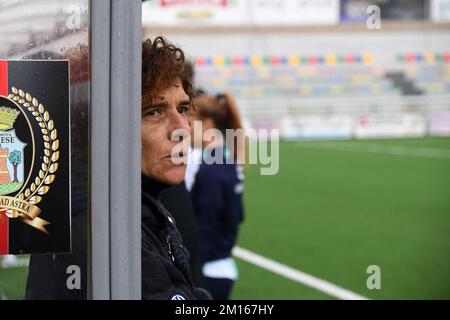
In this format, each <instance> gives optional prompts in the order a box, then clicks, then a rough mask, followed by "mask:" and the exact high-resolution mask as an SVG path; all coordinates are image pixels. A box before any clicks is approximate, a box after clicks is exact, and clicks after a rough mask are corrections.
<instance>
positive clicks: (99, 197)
mask: <svg viewBox="0 0 450 320" xmlns="http://www.w3.org/2000/svg"><path fill="white" fill-rule="evenodd" d="M90 10H91V25H90V28H91V39H90V45H91V66H92V68H91V107H90V117H89V119H90V137H91V141H90V146H91V148H90V160H91V161H90V165H91V167H90V168H91V174H90V186H91V194H90V195H91V197H90V202H91V230H90V232H89V233H88V234H89V235H90V239H91V242H92V246H91V251H90V252H89V254H88V266H90V267H91V272H88V275H90V276H91V279H90V281H88V284H90V285H89V286H88V287H89V289H90V290H89V294H88V297H89V298H93V299H96V300H98V299H101V300H106V299H110V297H111V294H110V253H109V252H110V243H109V241H110V231H109V219H110V216H109V197H110V194H109V184H110V179H109V175H110V168H109V160H108V159H109V154H110V148H109V144H110V143H109V139H110V137H109V132H110V123H109V122H110V119H109V117H110V54H111V50H110V20H111V1H110V0H95V1H91V2H90ZM89 262H90V263H89ZM88 280H89V279H88Z"/></svg>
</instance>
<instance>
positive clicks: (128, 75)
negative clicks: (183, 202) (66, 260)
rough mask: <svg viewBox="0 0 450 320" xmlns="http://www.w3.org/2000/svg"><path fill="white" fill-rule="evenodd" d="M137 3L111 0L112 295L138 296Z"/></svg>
mask: <svg viewBox="0 0 450 320" xmlns="http://www.w3.org/2000/svg"><path fill="white" fill-rule="evenodd" d="M141 6H142V1H140V0H128V1H123V0H112V1H111V94H110V97H111V100H110V101H111V113H110V119H111V122H110V125H111V126H110V137H111V141H110V158H109V159H110V160H109V161H110V202H109V203H110V246H111V251H110V253H111V255H110V259H111V260H110V263H111V279H110V281H111V299H140V298H141V183H140V181H141V126H140V124H141V121H140V120H141V60H142V57H141V56H142V53H141V52H142V50H141V47H142V37H141V10H142V9H141Z"/></svg>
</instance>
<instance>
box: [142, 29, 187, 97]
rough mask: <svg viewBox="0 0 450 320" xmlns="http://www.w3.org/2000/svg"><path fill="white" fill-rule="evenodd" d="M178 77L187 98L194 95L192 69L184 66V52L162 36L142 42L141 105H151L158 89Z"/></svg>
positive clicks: (165, 87) (163, 87) (162, 88)
mask: <svg viewBox="0 0 450 320" xmlns="http://www.w3.org/2000/svg"><path fill="white" fill-rule="evenodd" d="M177 78H180V80H181V83H182V85H183V89H184V91H185V92H186V94H187V95H188V96H189V98H190V99H191V100H192V98H193V97H194V86H193V83H192V71H191V70H190V69H189V68H188V67H186V61H185V56H184V52H183V51H182V50H181V49H180V48H178V47H176V46H175V45H173V44H171V43H170V42H168V41H167V40H166V39H164V38H163V37H157V38H156V39H155V40H154V41H153V42H152V41H151V40H150V39H147V40H146V41H144V42H143V43H142V105H143V106H146V105H151V104H153V102H154V99H155V98H156V95H157V94H158V92H159V91H161V90H164V89H167V88H168V87H170V86H171V85H172V84H173V83H174V81H175V80H176V79H177Z"/></svg>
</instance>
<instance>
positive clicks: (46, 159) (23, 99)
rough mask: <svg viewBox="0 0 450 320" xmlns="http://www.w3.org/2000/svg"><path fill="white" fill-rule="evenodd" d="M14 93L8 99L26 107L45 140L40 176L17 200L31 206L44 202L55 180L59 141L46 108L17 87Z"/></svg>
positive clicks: (13, 89)
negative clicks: (43, 196) (44, 196)
mask: <svg viewBox="0 0 450 320" xmlns="http://www.w3.org/2000/svg"><path fill="white" fill-rule="evenodd" d="M11 91H12V93H11V94H9V95H8V98H10V99H12V100H13V101H15V102H17V103H19V104H21V105H22V106H24V107H25V108H26V109H27V110H28V111H30V112H31V114H32V115H33V116H34V118H35V120H36V121H37V123H38V124H39V127H40V128H41V132H42V138H43V140H44V155H43V157H42V163H41V166H40V169H39V173H38V175H37V176H36V177H35V179H34V181H33V180H32V181H33V182H32V183H31V184H30V185H29V186H28V187H27V188H26V189H25V190H24V191H23V192H21V193H20V194H19V195H18V196H17V198H18V199H20V200H25V201H28V202H29V203H31V204H38V203H39V202H41V200H42V197H41V196H42V195H44V194H46V193H47V192H48V191H49V190H50V185H51V184H52V182H53V181H54V180H55V172H56V171H57V170H58V159H59V151H58V149H59V139H58V131H57V129H56V128H55V124H54V122H53V120H52V119H50V114H49V113H48V111H46V110H45V108H44V106H43V105H42V104H41V103H40V102H39V101H38V100H37V99H36V98H34V97H32V96H31V95H30V94H29V93H27V92H24V91H23V90H20V89H17V88H15V87H12V88H11Z"/></svg>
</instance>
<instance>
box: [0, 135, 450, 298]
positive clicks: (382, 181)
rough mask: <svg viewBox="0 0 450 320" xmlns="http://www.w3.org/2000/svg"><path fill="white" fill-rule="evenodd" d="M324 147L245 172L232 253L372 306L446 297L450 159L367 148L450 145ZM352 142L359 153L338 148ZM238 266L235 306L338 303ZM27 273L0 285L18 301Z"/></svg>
mask: <svg viewBox="0 0 450 320" xmlns="http://www.w3.org/2000/svg"><path fill="white" fill-rule="evenodd" d="M321 143H322V142H315V141H311V142H306V141H302V142H293V141H292V142H281V143H280V170H279V173H278V174H277V175H274V176H261V175H260V174H259V168H258V167H257V166H248V167H247V168H246V182H245V196H244V198H245V209H246V217H245V221H244V223H243V225H242V227H241V230H240V236H239V246H241V247H243V248H245V249H248V250H251V251H253V252H256V253H258V254H260V255H263V256H265V257H268V258H270V259H273V260H275V261H278V262H280V263H283V264H286V265H288V266H290V267H292V268H295V269H298V270H301V271H303V272H306V273H309V274H311V275H313V276H316V277H318V278H321V279H323V280H327V281H329V282H331V283H333V284H335V285H338V286H341V287H343V288H345V289H348V290H351V291H353V292H355V293H357V294H360V295H363V296H365V297H368V298H371V299H433V298H434V299H450V158H445V157H442V158H439V157H423V156H410V155H393V154H384V153H383V152H379V153H378V152H377V153H371V152H367V151H364V150H366V149H367V148H366V147H367V146H369V145H374V144H376V145H377V146H401V147H407V148H412V149H414V148H416V149H417V148H430V149H439V150H449V152H450V138H425V139H394V140H366V141H336V142H332V144H333V145H335V146H336V148H334V149H333V148H328V149H318V148H312V147H311V146H317V145H320V144H321ZM326 143H328V144H329V143H330V142H326ZM349 143H350V144H356V145H357V146H360V147H361V150H359V151H358V150H357V149H358V148H359V147H357V148H355V150H352V151H349V150H339V144H349ZM421 150H422V149H421ZM237 263H238V267H239V272H240V279H239V280H238V282H237V283H236V285H235V287H234V290H233V295H232V296H233V298H234V299H335V297H331V296H329V295H327V294H325V293H323V292H320V291H318V290H316V289H313V288H309V287H307V286H305V285H303V284H300V283H297V282H294V281H291V280H289V279H286V278H284V277H282V276H279V275H276V274H274V273H272V272H269V271H267V270H264V269H261V268H259V267H256V266H254V265H252V264H250V263H248V262H246V261H242V260H239V259H237ZM369 265H378V266H379V267H380V268H381V289H380V290H369V289H368V288H367V286H366V280H367V278H368V276H369V275H368V274H367V273H366V269H367V267H368V266H369ZM26 274H27V272H26V268H14V269H0V288H1V289H2V290H3V291H4V292H5V293H6V294H7V295H8V297H9V298H11V299H12V298H15V299H18V298H21V297H23V290H24V286H25V278H26Z"/></svg>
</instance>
